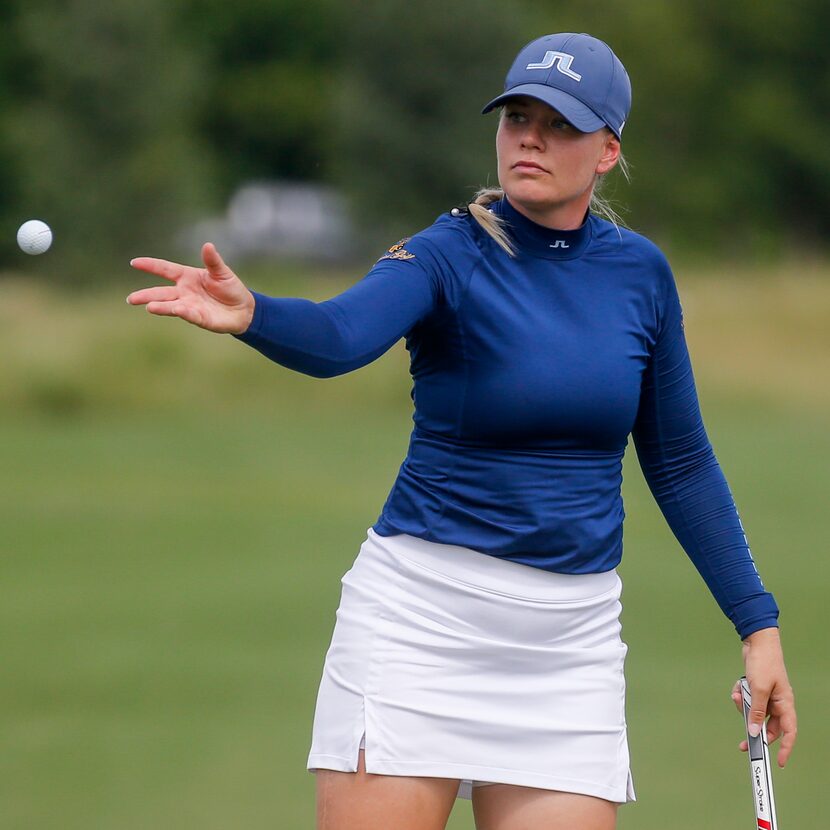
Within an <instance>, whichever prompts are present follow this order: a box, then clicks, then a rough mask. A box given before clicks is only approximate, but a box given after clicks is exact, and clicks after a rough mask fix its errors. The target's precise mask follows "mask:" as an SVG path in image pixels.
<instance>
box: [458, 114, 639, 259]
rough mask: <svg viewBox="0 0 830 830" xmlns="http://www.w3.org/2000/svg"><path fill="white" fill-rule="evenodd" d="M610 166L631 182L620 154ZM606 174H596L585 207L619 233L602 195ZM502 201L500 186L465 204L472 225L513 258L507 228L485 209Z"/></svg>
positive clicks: (620, 222)
mask: <svg viewBox="0 0 830 830" xmlns="http://www.w3.org/2000/svg"><path fill="white" fill-rule="evenodd" d="M609 132H610V130H609ZM614 167H615V168H617V167H618V168H619V170H620V173H621V174H622V176H623V178H624V179H625V180H626V181H631V176H630V174H629V168H628V161H626V158H625V156H624V155H623V154H622V152H620V157H619V160H618V162H617V164H616V165H615V166H614ZM609 172H610V171H609ZM606 175H608V174H607V173H603V174H602V175H600V174H597V175H596V176H595V178H594V188H593V190H592V191H591V202H590V204H589V206H588V208H589V210H590V211H591V213H596V214H597V216H602V217H604V218H605V219H607V220H608V221H609V222H610V223H611V224H612V225H613V226H614V227H615V228H616V229H617V231H619V229H620V226H622V227H626V225H625V222H624V221H623V220H622V218H621V217H620V215H619V213H617V211H616V209H615V208H614V205H613V203H612V202H611V200H610V199H609V198H608V197H607V196H605V194H604V193H603V190H604V187H603V184H604V180H605V176H606ZM502 198H504V191H503V190H502V189H501V188H500V187H484V188H482V189H481V190H479V191H478V192H477V193H476V194H475V196H473V199H472V201H471V202H470V203H469V204H468V205H467V209H468V210H469V212H470V215H471V216H472V217H473V218H474V219H475V220H476V222H478V224H479V225H481V227H482V228H483V229H484V231H485V232H486V233H487V234H488V235H489V236H490V237H492V239H493V240H494V241H495V243H496V244H497V245H498V246H499V247H500V248H502V250H504V251H505V252H506V253H507V254H508V256H515V255H516V249H515V248H514V246H513V241H512V240H511V239H510V235H509V234H508V232H507V225H506V223H505V221H504V219H502V217H501V216H496V214H495V213H493V211H492V210H491V209H490V208H489V205H491V204H493V202H497V201H498V200H499V199H502Z"/></svg>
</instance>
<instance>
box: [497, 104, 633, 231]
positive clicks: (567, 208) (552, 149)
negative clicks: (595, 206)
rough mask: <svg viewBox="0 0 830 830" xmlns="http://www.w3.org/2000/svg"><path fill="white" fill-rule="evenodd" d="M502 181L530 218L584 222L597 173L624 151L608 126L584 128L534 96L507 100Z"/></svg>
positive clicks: (500, 148) (500, 144) (557, 223)
mask: <svg viewBox="0 0 830 830" xmlns="http://www.w3.org/2000/svg"><path fill="white" fill-rule="evenodd" d="M496 154H497V156H498V170H499V182H500V184H501V186H502V189H503V190H504V192H505V193H506V194H507V197H508V199H510V203H511V204H512V205H513V206H514V207H515V208H516V209H517V210H518V211H520V212H521V213H523V214H525V215H526V216H527V217H528V218H530V219H532V220H533V221H535V222H538V223H539V224H542V225H547V226H548V227H552V228H559V229H568V228H576V227H579V225H580V224H582V219H583V217H584V216H585V211H586V210H587V209H588V204H589V202H590V200H591V192H592V191H593V188H594V182H595V180H596V176H597V174H602V173H607V172H608V171H609V170H610V169H611V168H612V167H613V166H614V165H615V164H616V163H617V159H618V158H619V155H620V142H619V141H618V139H617V138H616V136H615V135H613V133H611V132H610V131H609V130H606V129H601V130H597V131H596V132H593V133H582V132H580V131H579V130H577V129H576V128H575V127H572V126H571V125H570V124H569V123H568V122H567V121H565V119H564V118H563V117H562V116H561V115H560V114H559V113H558V112H557V111H556V110H555V109H552V108H551V107H549V106H548V105H547V104H545V103H543V102H542V101H538V100H536V99H535V98H526V97H523V96H519V97H516V98H511V99H509V100H508V102H507V103H506V104H505V105H504V108H503V110H502V113H501V117H500V119H499V129H498V132H497V134H496Z"/></svg>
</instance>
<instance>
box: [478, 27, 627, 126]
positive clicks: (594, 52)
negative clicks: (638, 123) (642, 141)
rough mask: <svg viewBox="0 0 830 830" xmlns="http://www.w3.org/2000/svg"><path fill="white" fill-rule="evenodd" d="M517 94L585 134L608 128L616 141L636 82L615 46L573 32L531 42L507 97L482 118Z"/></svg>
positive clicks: (510, 76) (510, 78)
mask: <svg viewBox="0 0 830 830" xmlns="http://www.w3.org/2000/svg"><path fill="white" fill-rule="evenodd" d="M516 95H527V96H528V97H530V98H537V99H538V100H540V101H543V102H544V103H546V104H547V105H548V106H551V107H553V108H554V109H555V110H557V111H558V112H560V113H561V114H562V116H563V117H564V118H565V119H566V120H567V121H569V122H570V123H571V124H573V125H574V127H576V128H577V129H578V130H581V131H582V132H585V133H592V132H594V131H595V130H599V129H601V128H602V127H609V128H610V129H611V132H613V133H614V135H616V136H617V138H621V137H622V131H623V127H625V121H626V119H627V118H628V112H629V110H630V109H631V81H630V80H629V79H628V73H627V72H626V71H625V67H624V66H623V65H622V63H621V62H620V59H619V58H618V57H617V56H616V55H615V54H614V53H613V52H612V51H611V47H610V46H608V44H607V43H603V41H601V40H598V39H597V38H595V37H591V36H590V35H586V34H574V33H573V32H563V33H560V34H556V35H545V36H544V37H540V38H537V39H536V40H534V41H531V42H530V43H528V44H527V46H525V47H524V48H523V49H522V51H521V52H519V54H518V55H517V57H516V60H515V61H513V66H511V67H510V71H509V72H508V73H507V78H506V79H505V82H504V92H503V93H502V94H501V95H499V96H498V97H497V98H494V99H493V100H492V101H490V103H488V104H487V106H486V107H484V109H483V110H482V111H481V112H482V114H484V113H487V112H490V110H492V109H494V108H495V107H498V106H500V105H501V104H504V103H505V102H506V101H507V100H508V98H512V97H514V96H516Z"/></svg>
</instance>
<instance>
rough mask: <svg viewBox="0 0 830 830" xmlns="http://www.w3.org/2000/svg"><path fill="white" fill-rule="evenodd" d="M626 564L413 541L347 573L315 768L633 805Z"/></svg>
mask: <svg viewBox="0 0 830 830" xmlns="http://www.w3.org/2000/svg"><path fill="white" fill-rule="evenodd" d="M620 590H621V583H620V579H619V577H618V575H617V573H616V571H609V572H606V573H599V574H586V575H570V574H555V573H550V572H548V571H543V570H540V569H538V568H531V567H528V566H526V565H519V564H516V563H514V562H507V561H504V560H501V559H498V558H496V557H492V556H488V555H486V554H482V553H478V552H476V551H473V550H470V549H469V548H463V547H458V546H455V545H442V544H436V543H434V542H426V541H424V540H423V539H417V538H415V537H413V536H408V535H398V536H389V537H385V536H379V535H378V534H376V533H375V532H374V531H373V530H371V529H370V530H369V532H368V538H367V539H366V541H365V542H364V543H363V545H362V546H361V548H360V553H359V555H358V557H357V559H356V560H355V563H354V565H353V567H352V568H351V570H349V571H348V573H347V574H346V575H345V576H344V577H343V590H342V596H341V601H340V607H339V608H338V610H337V624H336V626H335V629H334V635H333V637H332V642H331V647H330V648H329V651H328V654H327V655H326V662H325V667H324V670H323V678H322V681H321V683H320V691H319V694H318V698H317V708H316V712H315V716H314V733H313V738H312V746H311V753H310V755H309V758H308V768H309V769H310V770H316V769H331V770H341V771H345V772H354V771H355V770H357V762H358V753H359V751H360V749H365V755H364V760H365V765H366V771H367V772H370V773H377V774H381V775H405V776H427V777H434V778H455V779H458V780H459V782H460V784H459V796H460V797H466V798H469V797H470V794H471V788H472V786H477V785H480V784H487V783H504V784H516V785H520V786H525V787H538V788H541V789H548V790H561V791H565V792H574V793H583V794H586V795H592V796H596V797H599V798H604V799H607V800H609V801H615V802H625V801H633V800H634V789H633V786H632V781H631V775H630V772H629V757H628V741H627V735H626V724H625V678H624V676H623V663H624V661H625V654H626V650H627V648H626V646H625V644H624V643H623V642H622V640H621V639H620V622H619V614H620V610H621V606H620V602H619V599H620Z"/></svg>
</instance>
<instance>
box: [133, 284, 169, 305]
mask: <svg viewBox="0 0 830 830" xmlns="http://www.w3.org/2000/svg"><path fill="white" fill-rule="evenodd" d="M178 298H179V289H178V288H176V286H174V285H157V286H154V287H153V288H142V289H140V290H138V291H133V293H132V294H130V295H128V297H127V302H128V303H129V304H130V305H147V303H152V302H169V301H170V300H177V299H178Z"/></svg>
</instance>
